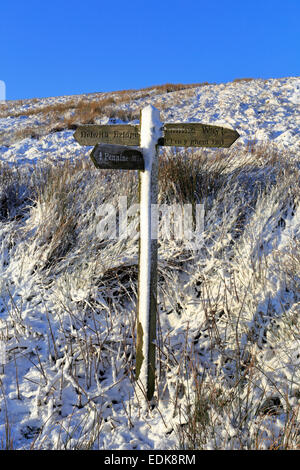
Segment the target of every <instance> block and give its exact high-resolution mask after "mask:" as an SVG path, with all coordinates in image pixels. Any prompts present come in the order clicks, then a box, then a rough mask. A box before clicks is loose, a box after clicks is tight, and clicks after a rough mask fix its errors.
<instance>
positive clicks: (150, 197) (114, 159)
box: [74, 105, 239, 400]
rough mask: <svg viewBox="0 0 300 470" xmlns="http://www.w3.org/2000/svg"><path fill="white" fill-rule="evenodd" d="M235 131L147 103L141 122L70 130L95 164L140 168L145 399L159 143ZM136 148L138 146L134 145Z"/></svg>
mask: <svg viewBox="0 0 300 470" xmlns="http://www.w3.org/2000/svg"><path fill="white" fill-rule="evenodd" d="M238 137H239V134H238V133H237V132H236V131H234V130H232V129H226V128H224V127H219V126H212V125H206V124H199V123H174V124H172V123H166V124H164V125H163V124H162V123H161V122H160V114H159V111H158V110H157V109H155V108H154V107H153V106H152V105H148V106H146V107H145V108H144V109H142V111H141V119H140V126H136V125H135V126H131V125H128V124H121V125H93V124H88V125H83V126H79V127H78V128H77V130H76V132H75V133H74V138H75V139H76V140H77V142H78V143H79V144H81V145H96V146H95V148H94V149H93V151H92V153H91V158H92V160H93V162H94V164H95V166H96V167H97V168H102V169H127V170H139V193H140V194H139V196H140V198H139V203H140V238H139V240H140V241H139V275H138V312H137V349H136V378H137V380H138V383H139V389H140V390H141V391H142V393H143V395H144V396H145V398H147V399H148V400H151V398H152V396H153V393H154V388H155V387H154V385H155V339H156V315H157V220H156V215H157V211H152V208H155V207H157V195H158V146H159V145H169V146H180V147H230V145H231V144H233V142H235V140H236V139H237V138H238ZM138 145H139V146H140V147H137V146H138Z"/></svg>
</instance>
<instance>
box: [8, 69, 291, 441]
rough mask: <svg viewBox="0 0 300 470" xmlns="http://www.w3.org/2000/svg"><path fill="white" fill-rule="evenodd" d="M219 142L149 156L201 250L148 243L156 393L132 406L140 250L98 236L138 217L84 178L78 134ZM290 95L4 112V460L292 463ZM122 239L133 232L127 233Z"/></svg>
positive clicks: (59, 104) (273, 82) (49, 101)
mask: <svg viewBox="0 0 300 470" xmlns="http://www.w3.org/2000/svg"><path fill="white" fill-rule="evenodd" d="M148 103H151V104H153V105H154V106H155V107H157V108H158V109H159V110H160V111H161V120H162V121H164V122H201V123H207V124H215V125H220V126H224V127H230V128H232V129H235V130H237V131H238V132H239V134H240V138H239V139H238V140H237V141H236V143H235V144H234V145H233V146H232V147H231V148H230V149H223V150H222V149H221V150H220V149H213V150H212V149H193V150H192V149H185V150H184V149H182V148H177V149H174V148H162V149H161V151H160V157H159V158H160V168H159V202H160V203H167V204H175V203H176V204H179V205H183V204H187V203H189V204H193V205H194V204H195V203H197V204H203V207H204V211H205V215H204V232H203V240H202V244H201V247H200V248H199V250H196V251H192V250H189V249H187V248H186V247H183V246H182V243H180V242H179V241H178V240H177V239H176V233H175V229H174V233H173V236H172V237H171V238H168V239H160V240H159V254H158V256H159V269H158V271H159V276H158V277H159V279H158V291H159V293H158V295H159V299H158V302H159V322H158V335H157V387H156V388H157V390H156V394H155V399H154V401H153V403H152V404H149V407H148V408H146V409H145V408H144V407H143V406H142V403H140V401H139V399H138V397H137V396H136V393H135V391H136V390H135V387H136V384H135V381H134V372H135V370H134V369H135V340H136V333H135V330H136V328H135V321H136V300H137V299H136V288H137V254H138V241H137V237H127V238H126V239H117V240H107V239H100V238H99V237H98V236H97V224H98V223H99V215H97V210H98V208H99V205H101V204H104V203H109V204H112V205H114V207H116V208H117V207H118V203H119V197H120V196H126V197H127V202H128V206H130V205H131V204H133V203H136V202H137V197H138V196H137V195H138V181H137V174H136V172H134V171H131V172H127V171H104V170H103V171H102V170H96V169H95V168H94V167H93V165H92V163H91V161H90V159H89V152H90V150H91V147H81V146H79V144H77V142H76V141H75V140H74V138H73V134H74V130H75V129H76V127H77V126H78V125H79V124H80V123H98V124H106V123H125V122H126V123H128V122H129V123H132V124H137V123H138V119H139V110H140V109H141V108H142V107H144V106H145V105H146V104H148ZM299 107H300V79H299V78H297V77H288V78H282V79H270V80H262V79H260V80H241V81H235V82H230V83H226V84H219V85H216V84H198V85H195V86H189V87H187V88H182V87H177V88H176V87H174V86H173V87H172V86H171V85H169V86H161V87H159V86H158V87H152V88H150V89H146V90H128V91H122V92H112V93H93V94H87V95H80V96H79V95H78V96H65V97H54V98H45V99H32V100H22V101H16V102H14V101H8V102H7V103H5V104H3V105H0V171H1V179H0V243H1V252H0V270H1V276H0V443H1V446H2V448H14V449H202V448H203V449H271V448H272V449H276V448H282V449H298V448H299V446H300V440H299V431H300V427H299V420H300V415H299V399H300V372H299V364H300V348H299V346H300V337H299V313H300V240H299V235H300V204H299V194H300V191H299V189H300V188H299V186H300V178H299V177H300V165H299V157H300V147H299V130H300V118H299ZM133 223H135V224H137V223H138V220H137V218H135V219H134V220H133Z"/></svg>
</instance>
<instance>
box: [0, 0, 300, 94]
mask: <svg viewBox="0 0 300 470" xmlns="http://www.w3.org/2000/svg"><path fill="white" fill-rule="evenodd" d="M299 18H300V0H281V1H278V0H260V1H258V0H239V1H238V0H205V1H204V0H198V1H196V0H194V1H193V0H148V2H147V1H143V0H122V1H120V0H115V1H111V0H105V1H102V0H98V1H93V0H81V1H78V0H73V1H69V0H60V1H57V0H51V2H47V3H46V2H41V1H40V0H39V1H38V0H27V1H26V2H25V1H14V0H11V1H8V0H5V1H4V2H2V4H1V7H0V41H1V43H0V80H3V81H4V82H5V84H6V93H7V96H6V97H7V99H20V98H32V97H46V96H59V95H69V94H80V93H89V92H95V91H112V90H121V89H131V88H142V87H147V86H151V85H155V84H163V83H199V82H206V81H207V82H216V83H220V82H227V81H230V80H233V79H235V78H241V77H253V78H277V77H286V76H299V75H300V73H299V72H300V27H299V24H300V21H299Z"/></svg>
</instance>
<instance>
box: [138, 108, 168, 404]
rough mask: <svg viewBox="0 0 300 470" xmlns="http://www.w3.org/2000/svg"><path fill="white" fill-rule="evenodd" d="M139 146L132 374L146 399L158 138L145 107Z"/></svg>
mask: <svg viewBox="0 0 300 470" xmlns="http://www.w3.org/2000/svg"><path fill="white" fill-rule="evenodd" d="M140 126H141V147H142V148H143V152H144V161H145V170H144V171H141V172H140V181H139V183H140V189H139V191H140V200H139V203H140V239H139V240H140V246H139V285H138V318H137V351H136V375H137V379H140V386H141V387H142V388H143V393H145V395H146V396H147V398H148V400H150V399H151V398H152V396H153V392H154V384H155V344H154V341H155V338H156V311H157V233H156V231H157V224H156V220H154V218H153V217H152V211H151V209H152V207H155V205H156V204H157V194H158V140H159V139H160V138H161V136H162V123H161V122H160V116H159V111H158V110H157V109H155V108H154V107H153V106H151V105H149V106H147V107H146V108H144V109H143V110H142V111H141V119H140Z"/></svg>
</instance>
